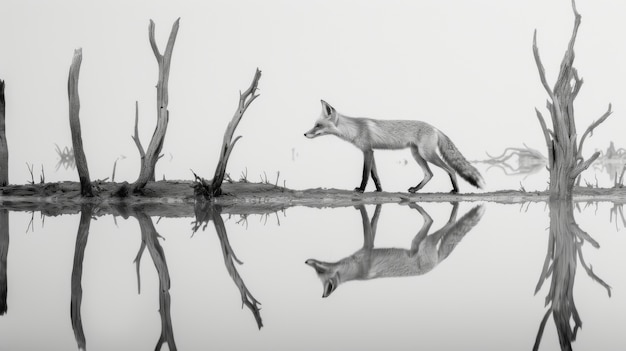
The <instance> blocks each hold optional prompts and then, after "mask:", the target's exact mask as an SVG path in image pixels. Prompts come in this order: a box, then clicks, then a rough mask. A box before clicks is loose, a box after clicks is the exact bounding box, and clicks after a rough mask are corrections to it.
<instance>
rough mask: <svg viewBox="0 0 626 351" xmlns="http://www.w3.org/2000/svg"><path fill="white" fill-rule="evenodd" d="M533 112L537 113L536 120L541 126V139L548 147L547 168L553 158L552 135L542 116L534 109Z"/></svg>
mask: <svg viewBox="0 0 626 351" xmlns="http://www.w3.org/2000/svg"><path fill="white" fill-rule="evenodd" d="M535 112H536V113H537V119H539V124H540V125H541V131H542V132H543V137H544V138H545V141H546V146H547V147H548V167H551V166H552V162H553V157H554V149H553V145H552V138H551V137H550V135H554V134H553V133H552V131H551V130H550V129H548V127H547V126H546V121H545V120H544V119H543V115H542V114H541V112H539V110H538V109H536V108H535Z"/></svg>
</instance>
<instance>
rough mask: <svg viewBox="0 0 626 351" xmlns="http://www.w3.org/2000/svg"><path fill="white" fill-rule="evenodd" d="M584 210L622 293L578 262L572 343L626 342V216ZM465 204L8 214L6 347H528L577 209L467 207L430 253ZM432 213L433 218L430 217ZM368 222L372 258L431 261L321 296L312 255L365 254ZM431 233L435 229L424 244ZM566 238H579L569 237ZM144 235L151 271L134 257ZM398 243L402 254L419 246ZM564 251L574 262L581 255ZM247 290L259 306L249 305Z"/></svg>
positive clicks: (546, 346) (554, 346) (551, 330)
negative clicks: (551, 245) (549, 259)
mask: <svg viewBox="0 0 626 351" xmlns="http://www.w3.org/2000/svg"><path fill="white" fill-rule="evenodd" d="M581 205H582V208H581V210H580V211H578V210H576V209H574V210H573V212H574V213H573V215H574V218H575V221H576V222H577V224H578V225H579V226H580V228H582V229H583V230H584V231H586V232H587V233H588V234H589V235H590V236H591V237H593V239H594V240H595V241H597V242H598V244H599V245H600V248H594V247H593V246H592V245H590V242H585V243H584V244H582V246H581V253H582V256H583V258H584V260H585V263H586V264H587V265H590V266H592V267H593V272H594V273H595V274H596V275H597V276H598V277H599V278H600V279H602V280H603V281H604V282H606V283H607V284H609V285H610V286H611V292H612V296H611V297H610V298H609V297H608V294H607V291H606V289H605V288H604V287H603V286H602V285H601V284H599V283H598V282H597V281H595V280H594V279H593V278H592V277H591V276H589V275H588V274H587V273H586V272H585V270H584V268H583V267H582V265H581V261H580V258H579V257H578V256H576V258H575V261H574V262H576V266H569V267H573V268H574V269H575V275H576V279H575V281H574V284H573V287H572V289H570V293H573V300H574V302H575V307H576V308H577V311H578V314H579V316H580V319H581V320H582V322H583V328H582V329H580V330H578V333H577V337H576V341H575V342H573V344H572V345H573V348H574V349H580V350H585V349H614V350H616V349H624V347H625V346H626V342H625V341H623V338H621V337H620V327H619V326H621V325H623V323H624V322H625V321H624V319H625V318H624V317H623V313H622V312H621V311H623V310H624V308H626V299H625V298H624V290H625V289H626V278H625V277H624V274H623V271H622V267H624V264H625V263H626V262H624V261H626V258H624V255H623V254H622V249H621V248H623V247H624V245H625V244H626V238H625V236H624V230H623V223H622V222H621V221H618V222H616V221H615V218H614V220H613V221H612V222H611V221H609V215H610V211H611V209H612V208H613V204H609V203H600V204H597V205H593V206H588V207H586V208H584V204H581ZM454 207H455V206H453V205H452V204H448V203H428V204H421V205H419V206H414V205H412V206H408V205H397V204H387V205H383V206H380V207H379V208H378V210H377V209H376V207H375V206H367V207H366V208H365V207H364V208H358V207H357V208H352V207H349V208H337V209H310V208H301V207H296V208H289V209H287V210H286V211H285V212H280V213H276V214H269V215H248V216H247V217H246V218H242V217H240V216H238V215H228V214H225V213H222V214H221V215H219V214H218V212H219V209H213V210H212V211H213V212H208V209H204V210H201V209H197V218H158V217H152V218H151V217H149V216H147V215H146V214H144V213H142V212H141V211H140V210H131V211H129V212H128V218H122V217H119V216H118V217H113V216H111V215H104V216H98V212H97V209H89V208H85V209H84V211H83V214H82V217H81V214H76V215H63V216H45V217H41V216H40V214H39V213H38V212H35V213H34V215H32V214H31V213H26V212H8V211H3V212H2V214H0V224H3V226H2V228H3V231H2V232H1V234H0V248H1V250H0V251H1V252H3V253H5V252H7V251H6V250H7V248H8V257H7V258H6V261H4V258H3V261H2V266H3V267H7V273H6V280H2V279H1V278H3V277H0V282H4V281H6V287H7V293H6V304H7V307H8V309H7V312H6V314H4V315H3V316H1V317H0V340H1V341H0V349H2V350H37V349H46V350H71V349H78V348H79V347H80V345H82V343H83V340H84V342H85V344H86V347H87V349H88V350H110V349H116V350H150V349H154V348H155V346H157V345H158V343H159V340H160V338H161V336H163V341H164V345H163V348H162V349H164V350H165V349H167V348H168V343H167V342H168V341H169V342H170V343H171V344H170V349H174V347H176V349H179V350H206V349H220V350H244V349H260V350H270V349H271V350H293V349H297V350H318V349H326V350H346V349H364V350H379V349H390V348H393V349H398V350H405V349H406V350H408V349H415V348H418V347H419V348H421V349H427V350H457V349H465V350H478V349H480V350H501V349H508V350H531V349H532V348H533V344H534V343H535V339H536V336H537V331H538V330H539V327H540V323H541V321H542V318H543V316H544V314H545V313H546V311H547V309H548V307H549V305H548V306H544V302H545V297H546V295H548V294H549V291H550V287H551V286H552V285H554V284H559V282H561V283H562V282H565V281H566V280H565V278H562V277H563V275H562V274H560V272H561V271H559V270H558V269H554V270H553V271H552V275H551V276H550V277H549V279H548V280H547V281H545V282H544V283H543V286H542V287H541V289H540V290H539V292H538V293H537V294H536V295H535V294H534V290H535V287H536V285H537V282H538V281H539V278H540V276H541V274H542V268H543V265H544V260H545V258H546V252H547V247H548V242H549V238H550V233H551V232H550V231H549V230H548V227H549V226H550V225H551V219H550V216H549V213H552V214H553V216H554V215H558V216H556V217H558V219H556V217H553V218H552V226H553V228H555V227H556V223H557V222H558V221H561V222H563V223H566V222H567V221H569V219H568V218H570V217H569V216H568V215H567V213H568V210H567V209H561V210H559V207H558V206H557V207H554V208H550V206H548V205H546V204H544V203H534V204H526V205H523V206H520V205H517V206H514V205H497V204H491V203H487V204H477V203H460V204H459V205H458V206H457V215H456V218H454V219H453V220H452V221H451V224H454V223H456V224H458V225H457V226H456V227H455V226H454V225H452V227H453V228H452V229H451V230H445V229H444V230H443V232H442V231H440V232H439V235H440V236H441V238H439V239H440V240H441V245H439V247H438V248H437V247H435V248H434V249H433V248H432V247H431V249H428V248H426V246H427V245H425V243H427V242H430V243H437V242H438V241H437V238H436V235H437V231H438V230H440V228H442V227H444V225H445V224H446V223H448V221H449V219H450V217H451V211H452V210H453V208H454ZM90 210H92V211H93V212H92V215H93V216H95V217H94V219H92V220H91V221H90V220H89V218H91V216H89V215H88V214H89V213H87V212H88V211H90ZM364 211H365V212H364ZM224 212H226V211H224ZM377 212H378V214H376V213H377ZM483 212H484V214H483ZM464 216H465V219H462V218H464ZM427 217H431V218H432V221H433V224H432V226H431V227H430V228H425V227H424V223H425V221H426V220H425V218H427ZM468 217H469V219H468ZM375 218H376V219H375ZM7 219H8V226H6V225H5V223H7V222H6V220H7ZM208 219H214V220H211V221H208V222H205V221H206V220H208ZM220 219H221V220H220ZM364 219H365V220H364ZM31 220H32V223H31ZM555 220H557V222H555ZM372 221H374V222H375V223H372ZM81 223H82V224H81ZM365 223H367V225H365ZM558 223H560V222H558ZM569 223H571V221H570V222H569ZM205 224H206V228H204V225H205ZM372 224H373V225H372ZM461 224H464V225H461ZM198 225H199V228H198ZM87 226H88V232H87V230H86V228H87ZM461 227H463V228H464V229H463V230H461V229H459V228H461ZM7 228H8V230H7ZM79 228H82V230H80V229H79ZM194 228H196V229H197V231H195V232H194ZM203 228H204V229H203ZM364 229H365V231H366V233H367V231H368V230H370V229H373V231H374V232H375V240H374V250H373V251H372V252H378V253H380V252H383V251H384V250H381V249H383V248H400V249H406V250H410V249H411V246H412V243H417V244H419V243H420V242H421V243H422V246H421V247H420V249H419V250H418V253H417V254H416V256H414V257H416V260H397V259H396V260H395V261H394V260H390V261H391V262H394V264H396V265H400V266H402V264H400V263H398V262H405V263H406V262H420V263H419V267H421V268H423V269H416V267H418V264H416V265H415V266H413V267H412V268H411V267H409V268H407V267H406V265H405V266H404V267H395V268H390V265H389V264H388V265H387V266H386V268H385V269H384V270H385V271H390V272H399V271H407V272H409V273H408V274H409V276H406V277H402V278H372V279H366V280H356V281H347V282H344V283H343V284H339V285H338V286H337V287H335V289H334V290H333V291H332V293H331V294H330V296H328V297H327V298H322V294H323V293H324V291H325V288H324V284H323V283H322V281H321V280H320V279H319V278H318V274H317V273H316V271H315V270H314V269H313V268H312V267H311V266H309V265H307V264H305V261H307V260H309V259H315V260H318V261H320V262H328V263H330V262H336V261H340V260H341V259H343V258H346V257H349V256H351V255H353V254H355V252H357V251H359V250H360V249H362V248H363V247H364V241H365V242H367V241H366V240H365V239H366V238H367V236H364ZM421 229H429V230H428V234H430V236H426V237H425V238H424V240H421V241H420V239H419V237H420V235H419V233H420V230H421ZM448 229H449V228H448ZM553 232H554V231H553ZM157 233H158V234H157ZM370 233H371V231H370ZM559 233H560V232H559ZM423 234H424V231H423V230H422V235H423ZM554 235H560V236H558V238H559V239H558V242H559V243H568V242H569V243H570V244H571V240H569V241H568V239H567V238H569V236H568V235H567V234H564V233H560V234H558V233H557V232H554ZM416 237H417V238H416ZM85 240H86V241H85ZM576 240H577V241H578V242H580V240H579V239H576ZM142 242H143V243H146V246H145V248H144V250H143V254H142V255H141V260H140V267H139V275H138V274H137V271H136V267H137V266H136V264H135V262H134V261H135V259H136V257H137V255H138V252H139V251H140V249H141V247H142ZM418 246H419V245H418ZM565 246H567V244H566V245H565ZM570 247H574V248H575V247H576V246H575V244H574V246H570ZM420 250H421V251H420ZM361 252H363V251H361ZM387 252H388V251H387ZM398 252H401V253H400V254H398V253H397V252H396V253H395V254H390V255H391V256H393V257H396V258H397V257H400V256H399V255H408V251H398ZM81 255H82V257H81ZM394 255H395V256H394ZM3 257H4V256H3ZM353 257H360V261H359V262H361V263H362V264H361V266H360V267H361V268H362V269H363V267H367V262H377V261H376V259H375V258H372V259H371V260H369V261H368V260H367V258H363V255H361V256H359V254H358V253H357V254H355V255H354V256H353ZM371 257H380V256H377V255H375V254H372V255H371ZM433 257H434V258H435V259H433ZM237 259H239V260H241V261H242V262H243V264H238V263H237ZM557 259H560V260H561V261H562V262H569V263H571V262H572V257H570V256H561V257H560V258H558V257H557ZM355 260H356V259H355ZM555 260H556V259H555ZM561 261H559V262H561ZM5 262H6V263H5ZM433 262H434V263H437V264H432V263H433ZM374 266H376V267H381V266H385V264H378V265H376V264H374ZM81 268H82V271H81ZM0 272H2V270H0ZM346 272H347V271H346ZM569 272H572V273H574V271H573V270H570V271H569ZM342 274H344V277H345V276H347V275H348V273H345V272H344V273H342ZM411 274H415V275H411ZM553 276H554V277H557V279H556V281H555V282H553V281H552V278H553ZM168 278H169V282H170V285H169V289H168ZM138 281H139V282H140V292H139V286H138ZM555 286H556V285H555ZM81 288H82V291H81ZM1 291H2V290H1V289H0V292H1ZM242 292H243V293H244V294H245V296H246V299H247V300H248V301H250V302H251V305H250V307H247V306H243V308H242ZM0 297H1V296H0ZM254 299H257V300H258V301H259V302H260V305H258V307H259V308H260V310H258V312H257V311H256V310H255V308H254V303H253V301H254ZM79 305H80V308H79V309H78V308H76V307H78V306H79ZM73 306H74V307H75V308H74V310H73V312H72V313H71V310H72V307H73ZM78 311H80V316H79V315H78V314H77V312H78ZM255 313H258V316H256V317H255ZM257 318H258V320H257ZM570 322H571V327H572V329H573V326H574V323H573V320H570ZM260 324H262V328H261V329H260V330H259V325H260ZM81 328H82V333H81V332H80V330H81ZM562 330H563V329H562ZM558 335H559V334H558V332H557V327H556V324H555V322H554V319H553V318H552V317H550V318H549V319H548V320H547V323H546V326H545V330H544V332H543V336H542V338H541V345H540V350H559V349H561V347H560V346H559V337H558ZM83 338H84V339H83Z"/></svg>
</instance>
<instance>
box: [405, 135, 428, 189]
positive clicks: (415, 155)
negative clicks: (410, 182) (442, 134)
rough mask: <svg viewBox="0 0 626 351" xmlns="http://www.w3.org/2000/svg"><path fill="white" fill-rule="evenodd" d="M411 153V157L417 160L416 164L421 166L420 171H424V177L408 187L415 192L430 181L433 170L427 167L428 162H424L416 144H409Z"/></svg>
mask: <svg viewBox="0 0 626 351" xmlns="http://www.w3.org/2000/svg"><path fill="white" fill-rule="evenodd" d="M411 154H413V158H414V159H415V161H417V164H418V165H419V166H420V167H421V168H422V171H423V172H424V179H422V181H421V182H420V183H419V184H417V185H416V186H412V187H410V188H409V192H410V193H415V192H416V191H418V190H420V189H421V188H423V187H424V185H426V183H428V182H429V181H430V179H431V178H432V177H433V172H432V171H431V170H430V168H429V167H428V163H426V160H424V158H423V157H422V155H420V152H419V149H418V148H417V146H411Z"/></svg>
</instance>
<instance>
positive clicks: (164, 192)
mask: <svg viewBox="0 0 626 351" xmlns="http://www.w3.org/2000/svg"><path fill="white" fill-rule="evenodd" d="M190 184H191V182H190V181H158V182H154V183H149V184H148V185H147V186H146V190H145V194H146V195H144V196H141V195H132V196H129V197H128V198H126V199H125V200H121V199H119V198H115V197H109V196H108V195H107V194H108V191H110V190H111V189H114V188H115V187H118V186H119V183H102V182H98V181H96V182H94V187H99V188H102V189H104V190H103V192H101V193H100V195H99V196H97V197H95V198H89V199H85V198H80V196H78V190H79V185H78V183H72V182H63V183H51V184H43V185H40V184H35V185H20V186H15V185H11V186H7V187H0V208H5V209H8V210H11V211H26V212H32V211H39V212H42V213H43V214H44V215H50V216H57V215H61V214H76V213H78V212H80V207H81V204H82V203H90V204H93V205H94V206H97V208H98V211H97V213H95V215H96V216H102V215H114V216H119V215H123V214H122V213H121V211H120V209H125V208H126V209H128V208H132V207H141V209H142V212H144V213H146V214H147V215H149V216H152V217H195V212H194V206H195V205H194V204H195V200H194V198H193V189H191V187H190ZM223 190H224V192H225V193H226V195H224V196H220V197H217V198H215V199H214V200H213V203H214V204H215V205H219V206H221V208H222V213H223V214H264V213H273V212H278V211H282V210H284V209H286V208H289V207H294V206H304V207H313V208H319V207H329V208H334V207H352V206H355V205H370V204H371V205H375V204H382V203H403V202H418V203H423V202H472V201H491V202H496V203H501V204H515V203H524V202H546V201H547V200H548V192H547V191H541V192H526V191H520V190H497V191H491V192H482V193H459V194H450V193H415V194H410V193H406V192H384V191H382V192H365V193H363V194H360V193H355V192H354V191H352V190H342V189H321V188H317V189H305V190H291V189H284V188H281V187H276V186H274V185H272V184H259V183H225V184H224V185H223ZM461 190H463V189H461ZM573 200H574V201H585V202H588V201H611V202H614V203H618V204H623V203H626V187H616V188H590V187H575V188H574V194H573Z"/></svg>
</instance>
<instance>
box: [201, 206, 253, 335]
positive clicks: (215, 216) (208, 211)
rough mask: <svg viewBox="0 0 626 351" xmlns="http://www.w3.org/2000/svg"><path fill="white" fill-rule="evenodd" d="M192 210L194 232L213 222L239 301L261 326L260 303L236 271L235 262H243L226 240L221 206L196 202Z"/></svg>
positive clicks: (226, 235)
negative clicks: (239, 297)
mask: <svg viewBox="0 0 626 351" xmlns="http://www.w3.org/2000/svg"><path fill="white" fill-rule="evenodd" d="M194 212H195V214H196V220H195V221H194V222H192V229H193V232H194V233H196V232H197V231H198V230H200V229H202V230H205V229H206V227H207V225H208V224H209V222H211V221H212V222H213V225H214V226H215V231H216V232H217V237H218V238H219V240H220V244H221V247H222V254H223V255H224V264H225V265H226V270H227V271H228V274H229V275H230V277H231V278H232V279H233V282H234V283H235V285H236V286H237V288H238V289H239V293H240V294H241V303H242V308H243V306H244V305H245V306H246V307H248V309H250V311H251V312H252V315H253V316H254V319H255V320H256V323H257V327H258V328H259V329H261V327H263V320H262V319H261V309H260V307H259V306H260V305H261V303H260V302H259V301H258V300H257V299H256V298H255V297H254V296H253V295H252V293H251V292H250V290H248V287H247V286H246V284H245V282H244V281H243V279H242V278H241V275H240V274H239V272H238V271H237V267H236V266H235V262H236V263H238V264H243V262H242V261H240V260H239V259H238V258H237V256H235V252H234V251H233V248H232V247H231V246H230V242H229V241H228V234H227V233H226V226H225V225H224V220H223V219H222V216H221V213H222V208H221V207H220V206H218V205H214V204H212V203H210V202H204V201H202V202H197V203H196V206H195V208H194Z"/></svg>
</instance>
